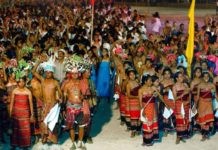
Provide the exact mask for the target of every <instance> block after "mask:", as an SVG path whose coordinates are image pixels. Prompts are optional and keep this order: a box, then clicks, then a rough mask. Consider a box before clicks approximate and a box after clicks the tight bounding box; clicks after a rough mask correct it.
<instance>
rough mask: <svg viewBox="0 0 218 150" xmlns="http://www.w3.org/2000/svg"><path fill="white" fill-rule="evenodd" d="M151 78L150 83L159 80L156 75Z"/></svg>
mask: <svg viewBox="0 0 218 150" xmlns="http://www.w3.org/2000/svg"><path fill="white" fill-rule="evenodd" d="M151 78H152V82H155V81H156V80H158V79H159V78H158V76H156V75H153V76H152V77H151Z"/></svg>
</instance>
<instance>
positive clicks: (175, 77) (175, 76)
mask: <svg viewBox="0 0 218 150" xmlns="http://www.w3.org/2000/svg"><path fill="white" fill-rule="evenodd" d="M180 74H181V75H182V73H181V72H180V71H178V72H176V73H175V74H174V80H175V82H176V81H177V78H178V77H179V75H180Z"/></svg>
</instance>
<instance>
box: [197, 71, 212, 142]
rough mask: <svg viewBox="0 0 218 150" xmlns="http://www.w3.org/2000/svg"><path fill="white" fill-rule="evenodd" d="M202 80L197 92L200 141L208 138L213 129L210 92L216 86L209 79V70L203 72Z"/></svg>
mask: <svg viewBox="0 0 218 150" xmlns="http://www.w3.org/2000/svg"><path fill="white" fill-rule="evenodd" d="M202 76H203V77H202V78H203V80H202V82H201V83H200V84H199V86H198V92H197V110H198V118H197V120H198V123H199V125H200V126H201V134H202V139H201V140H202V141H205V140H206V139H209V136H210V131H211V130H212V129H213V123H214V114H213V107H212V96H213V95H212V93H215V91H216V87H215V85H214V84H213V83H211V81H210V74H209V72H203V75H202Z"/></svg>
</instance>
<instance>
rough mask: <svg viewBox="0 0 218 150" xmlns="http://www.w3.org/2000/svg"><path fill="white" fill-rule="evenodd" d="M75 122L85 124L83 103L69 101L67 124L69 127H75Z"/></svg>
mask: <svg viewBox="0 0 218 150" xmlns="http://www.w3.org/2000/svg"><path fill="white" fill-rule="evenodd" d="M75 123H77V125H79V126H85V122H84V114H83V106H82V104H70V103H67V116H66V126H67V129H75V125H76V124H75Z"/></svg>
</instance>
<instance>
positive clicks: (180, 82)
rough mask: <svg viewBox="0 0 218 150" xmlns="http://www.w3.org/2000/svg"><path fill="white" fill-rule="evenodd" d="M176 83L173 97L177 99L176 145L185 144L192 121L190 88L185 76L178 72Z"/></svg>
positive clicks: (175, 112)
mask: <svg viewBox="0 0 218 150" xmlns="http://www.w3.org/2000/svg"><path fill="white" fill-rule="evenodd" d="M175 79H176V83H175V84H174V86H173V97H174V99H175V109H174V114H175V117H176V134H177V138H176V144H179V143H180V141H183V142H185V139H184V138H186V137H187V135H188V131H189V127H190V121H189V117H190V116H189V110H190V104H191V93H190V87H189V85H188V84H187V83H185V82H184V79H185V77H184V75H183V73H181V72H177V73H176V75H175Z"/></svg>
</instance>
